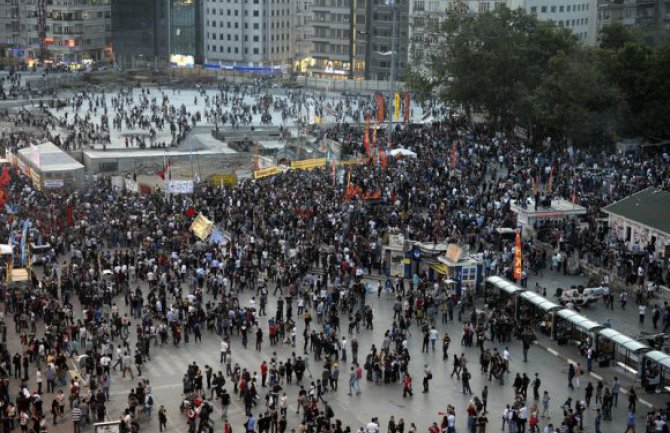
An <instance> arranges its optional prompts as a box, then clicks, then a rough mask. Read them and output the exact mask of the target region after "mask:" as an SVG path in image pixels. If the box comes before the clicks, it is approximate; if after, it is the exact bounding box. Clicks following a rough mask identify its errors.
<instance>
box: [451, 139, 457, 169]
mask: <svg viewBox="0 0 670 433" xmlns="http://www.w3.org/2000/svg"><path fill="white" fill-rule="evenodd" d="M456 146H457V144H456V140H454V141H453V142H452V143H451V169H452V170H455V169H456V161H457V159H458V150H457V148H456Z"/></svg>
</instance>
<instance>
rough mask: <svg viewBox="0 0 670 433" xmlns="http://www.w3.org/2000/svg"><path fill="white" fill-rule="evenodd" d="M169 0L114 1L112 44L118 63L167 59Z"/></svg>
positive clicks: (133, 64) (138, 63)
mask: <svg viewBox="0 0 670 433" xmlns="http://www.w3.org/2000/svg"><path fill="white" fill-rule="evenodd" d="M168 23H169V16H168V0H113V2H112V46H113V49H114V56H115V58H116V60H117V62H118V63H120V64H123V65H125V66H135V65H137V66H139V65H142V64H143V63H150V62H159V61H160V62H163V61H165V60H167V59H168V55H169V53H168V35H169V32H168Z"/></svg>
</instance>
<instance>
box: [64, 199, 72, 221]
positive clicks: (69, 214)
mask: <svg viewBox="0 0 670 433" xmlns="http://www.w3.org/2000/svg"><path fill="white" fill-rule="evenodd" d="M72 210H73V209H72V200H68V202H67V206H66V207H65V224H67V226H68V227H70V226H71V225H72Z"/></svg>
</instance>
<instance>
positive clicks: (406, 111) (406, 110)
mask: <svg viewBox="0 0 670 433" xmlns="http://www.w3.org/2000/svg"><path fill="white" fill-rule="evenodd" d="M403 96H404V98H403V99H404V103H405V105H404V107H403V113H402V114H403V119H402V120H403V122H405V123H409V114H410V106H411V105H410V104H411V102H410V99H409V92H405V94H404V95H403Z"/></svg>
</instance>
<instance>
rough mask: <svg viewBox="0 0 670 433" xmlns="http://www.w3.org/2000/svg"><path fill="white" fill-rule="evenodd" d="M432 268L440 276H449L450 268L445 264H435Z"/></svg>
mask: <svg viewBox="0 0 670 433" xmlns="http://www.w3.org/2000/svg"><path fill="white" fill-rule="evenodd" d="M430 268H431V269H432V270H434V271H435V272H437V273H438V274H440V275H447V273H449V267H447V265H445V264H443V263H433V264H432V265H430Z"/></svg>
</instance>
